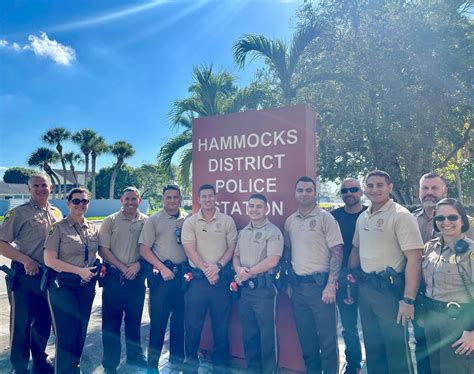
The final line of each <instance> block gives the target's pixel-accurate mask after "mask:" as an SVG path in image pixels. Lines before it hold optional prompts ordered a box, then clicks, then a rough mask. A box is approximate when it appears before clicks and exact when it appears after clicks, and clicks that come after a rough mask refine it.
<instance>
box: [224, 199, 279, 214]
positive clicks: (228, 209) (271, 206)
mask: <svg viewBox="0 0 474 374" xmlns="http://www.w3.org/2000/svg"><path fill="white" fill-rule="evenodd" d="M248 204H249V203H248V201H219V202H216V205H217V206H218V207H219V210H220V211H221V212H222V213H224V214H230V215H232V214H238V215H244V214H247V208H248ZM267 214H271V215H273V216H276V215H280V216H281V215H283V201H271V202H269V203H267Z"/></svg>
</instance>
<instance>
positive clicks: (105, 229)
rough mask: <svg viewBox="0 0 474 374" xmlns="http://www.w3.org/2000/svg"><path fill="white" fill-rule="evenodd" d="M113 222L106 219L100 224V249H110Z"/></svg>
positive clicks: (109, 218)
mask: <svg viewBox="0 0 474 374" xmlns="http://www.w3.org/2000/svg"><path fill="white" fill-rule="evenodd" d="M113 224H114V223H113V221H112V218H111V217H107V218H105V219H104V222H102V225H100V231H99V245H100V246H101V247H105V248H109V249H110V245H111V244H110V243H111V241H112V227H113Z"/></svg>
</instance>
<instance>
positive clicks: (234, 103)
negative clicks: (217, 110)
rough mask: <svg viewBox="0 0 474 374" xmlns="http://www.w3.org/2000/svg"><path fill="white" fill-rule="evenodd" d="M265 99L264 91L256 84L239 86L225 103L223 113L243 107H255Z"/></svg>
mask: <svg viewBox="0 0 474 374" xmlns="http://www.w3.org/2000/svg"><path fill="white" fill-rule="evenodd" d="M264 99H265V91H264V90H263V89H261V88H259V87H258V86H255V85H250V86H249V87H245V88H241V89H240V90H238V91H237V92H236V93H235V94H234V95H233V96H232V97H230V98H229V99H228V100H227V101H226V103H225V108H224V109H223V113H226V114H227V113H235V112H240V111H242V110H244V109H256V108H257V107H258V106H259V105H260V104H261V103H262V102H263V100H264Z"/></svg>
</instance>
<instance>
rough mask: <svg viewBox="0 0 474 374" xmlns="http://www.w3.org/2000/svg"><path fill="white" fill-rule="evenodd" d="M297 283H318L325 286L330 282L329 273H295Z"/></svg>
mask: <svg viewBox="0 0 474 374" xmlns="http://www.w3.org/2000/svg"><path fill="white" fill-rule="evenodd" d="M295 278H296V284H303V283H316V285H318V286H319V287H325V286H326V283H327V282H328V278H329V273H326V272H325V273H313V274H310V275H297V274H295Z"/></svg>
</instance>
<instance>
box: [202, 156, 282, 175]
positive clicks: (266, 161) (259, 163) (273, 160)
mask: <svg viewBox="0 0 474 374" xmlns="http://www.w3.org/2000/svg"><path fill="white" fill-rule="evenodd" d="M284 157H285V155H284V154H277V155H265V156H242V157H225V158H210V159H209V160H208V169H209V172H210V173H215V172H222V171H249V170H261V169H265V170H270V169H272V168H276V169H281V168H282V159H283V158H284Z"/></svg>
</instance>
